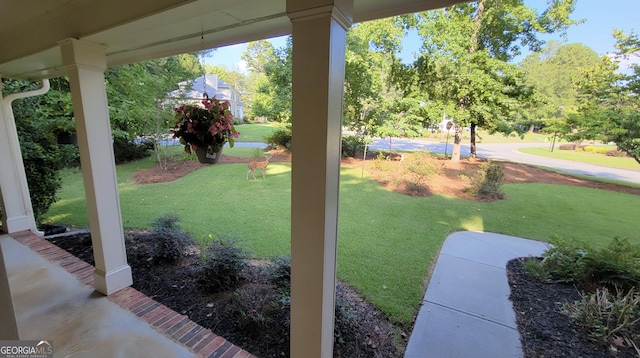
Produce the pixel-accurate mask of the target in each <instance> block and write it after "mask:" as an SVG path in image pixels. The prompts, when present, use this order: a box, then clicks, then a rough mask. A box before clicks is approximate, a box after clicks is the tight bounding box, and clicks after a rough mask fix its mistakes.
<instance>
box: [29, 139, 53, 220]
mask: <svg viewBox="0 0 640 358" xmlns="http://www.w3.org/2000/svg"><path fill="white" fill-rule="evenodd" d="M31 139H34V140H35V141H30V140H28V139H27V140H25V139H24V138H21V139H20V149H21V151H22V159H23V162H24V170H25V174H26V177H27V185H28V186H29V194H30V195H31V205H32V207H33V214H34V217H35V220H36V222H37V223H38V224H39V223H40V221H41V217H42V215H44V214H45V213H46V212H47V210H49V207H51V205H52V204H53V203H55V202H56V200H57V197H56V191H57V190H58V189H59V188H60V186H61V182H60V174H59V172H58V168H59V167H60V161H59V160H60V157H59V155H58V150H57V144H56V143H54V142H51V141H49V139H47V138H46V136H44V135H43V136H39V135H34V136H32V137H31Z"/></svg>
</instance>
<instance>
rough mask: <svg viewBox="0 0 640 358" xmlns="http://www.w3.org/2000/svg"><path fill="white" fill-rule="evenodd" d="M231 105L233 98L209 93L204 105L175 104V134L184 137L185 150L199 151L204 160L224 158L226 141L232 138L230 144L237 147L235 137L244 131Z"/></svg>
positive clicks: (201, 160) (181, 141)
mask: <svg viewBox="0 0 640 358" xmlns="http://www.w3.org/2000/svg"><path fill="white" fill-rule="evenodd" d="M229 107H230V103H229V101H221V100H218V99H216V98H215V97H213V98H212V99H209V98H207V97H205V99H203V100H202V107H201V106H199V105H187V104H183V105H182V106H180V107H177V108H174V111H175V112H176V115H175V117H174V119H175V126H174V128H173V138H180V144H182V145H184V150H185V152H187V153H189V154H191V153H192V150H193V151H194V152H196V155H197V156H198V160H199V161H200V163H204V164H215V163H218V162H220V159H221V156H222V148H223V147H224V145H225V143H227V142H229V146H230V147H233V144H234V138H238V136H239V135H240V133H239V132H237V131H236V129H235V127H234V126H233V114H231V111H230V110H229ZM199 152H200V153H199Z"/></svg>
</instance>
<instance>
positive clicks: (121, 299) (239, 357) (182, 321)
mask: <svg viewBox="0 0 640 358" xmlns="http://www.w3.org/2000/svg"><path fill="white" fill-rule="evenodd" d="M10 236H11V237H13V238H14V239H15V240H16V241H18V242H20V243H22V244H23V245H25V246H27V247H29V248H30V249H31V250H33V251H35V252H36V253H38V254H39V255H40V256H42V257H44V258H46V259H47V260H49V261H50V262H52V263H55V264H58V265H60V266H61V267H62V268H64V269H65V270H66V271H67V272H69V273H71V274H73V275H74V276H75V277H76V278H78V280H80V282H82V283H84V284H85V285H88V286H92V287H93V270H94V269H95V267H93V266H91V265H89V264H88V263H86V262H84V261H82V260H80V259H79V258H77V257H75V256H73V255H71V254H70V253H68V252H67V251H65V250H63V249H61V248H59V247H58V246H56V245H54V244H52V243H50V242H49V241H47V240H45V239H43V238H42V237H40V236H38V235H35V234H34V233H32V232H31V231H20V232H16V233H12V234H10ZM107 298H108V299H109V300H110V301H112V302H115V303H117V304H118V305H120V306H121V307H122V308H124V309H126V310H128V311H129V312H131V313H133V314H135V315H136V316H138V317H139V318H140V319H142V320H143V321H145V322H147V323H148V324H150V325H151V326H153V327H154V328H155V329H156V330H157V331H159V332H160V333H162V334H163V335H165V336H167V337H169V338H170V339H171V340H172V341H174V342H176V343H177V344H180V345H182V346H184V347H187V348H189V349H190V350H191V351H192V352H194V353H195V354H197V355H199V356H202V357H205V358H214V357H215V358H255V356H253V355H252V354H251V353H249V352H247V351H245V350H243V349H241V348H240V347H237V346H235V345H233V344H231V343H230V342H229V341H227V340H226V339H224V338H222V337H220V336H218V335H216V334H215V333H213V332H211V330H209V329H206V328H204V327H202V326H200V325H199V324H197V323H195V322H193V321H191V320H190V319H189V317H187V316H185V315H181V314H179V313H177V312H175V311H173V310H172V309H170V308H169V307H167V306H165V305H163V304H160V303H158V302H156V301H155V300H153V299H151V298H149V297H147V296H146V295H144V294H143V293H141V292H140V291H138V290H136V289H134V288H131V287H127V288H125V289H123V290H120V291H118V292H116V293H114V294H112V295H110V296H108V297H107Z"/></svg>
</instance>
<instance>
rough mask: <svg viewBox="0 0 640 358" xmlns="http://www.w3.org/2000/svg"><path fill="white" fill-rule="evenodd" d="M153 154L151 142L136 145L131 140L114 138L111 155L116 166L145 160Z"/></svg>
mask: <svg viewBox="0 0 640 358" xmlns="http://www.w3.org/2000/svg"><path fill="white" fill-rule="evenodd" d="M152 153H153V142H152V141H143V142H141V143H136V142H134V141H133V140H131V139H124V138H114V139H113V154H114V157H115V162H116V164H122V163H127V162H132V161H134V160H138V159H142V158H146V157H148V156H150V155H151V154H152Z"/></svg>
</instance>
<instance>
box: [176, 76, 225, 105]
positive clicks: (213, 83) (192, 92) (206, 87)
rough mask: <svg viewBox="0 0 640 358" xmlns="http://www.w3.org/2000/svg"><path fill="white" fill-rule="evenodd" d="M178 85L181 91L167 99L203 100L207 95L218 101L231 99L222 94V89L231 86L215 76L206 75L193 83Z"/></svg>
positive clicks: (186, 82)
mask: <svg viewBox="0 0 640 358" xmlns="http://www.w3.org/2000/svg"><path fill="white" fill-rule="evenodd" d="M178 85H179V86H180V89H178V90H175V91H171V92H169V93H168V94H167V97H169V98H179V97H184V98H193V99H199V98H203V97H204V94H205V93H206V94H207V96H208V97H209V98H213V97H216V98H217V99H231V98H229V97H228V96H227V95H226V94H224V93H222V92H220V88H221V87H227V88H231V86H230V85H229V84H227V83H226V82H224V81H222V80H220V79H219V78H218V76H217V75H214V74H206V75H204V76H200V77H198V78H196V79H195V80H193V81H185V82H180V83H178ZM189 85H190V86H189Z"/></svg>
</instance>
